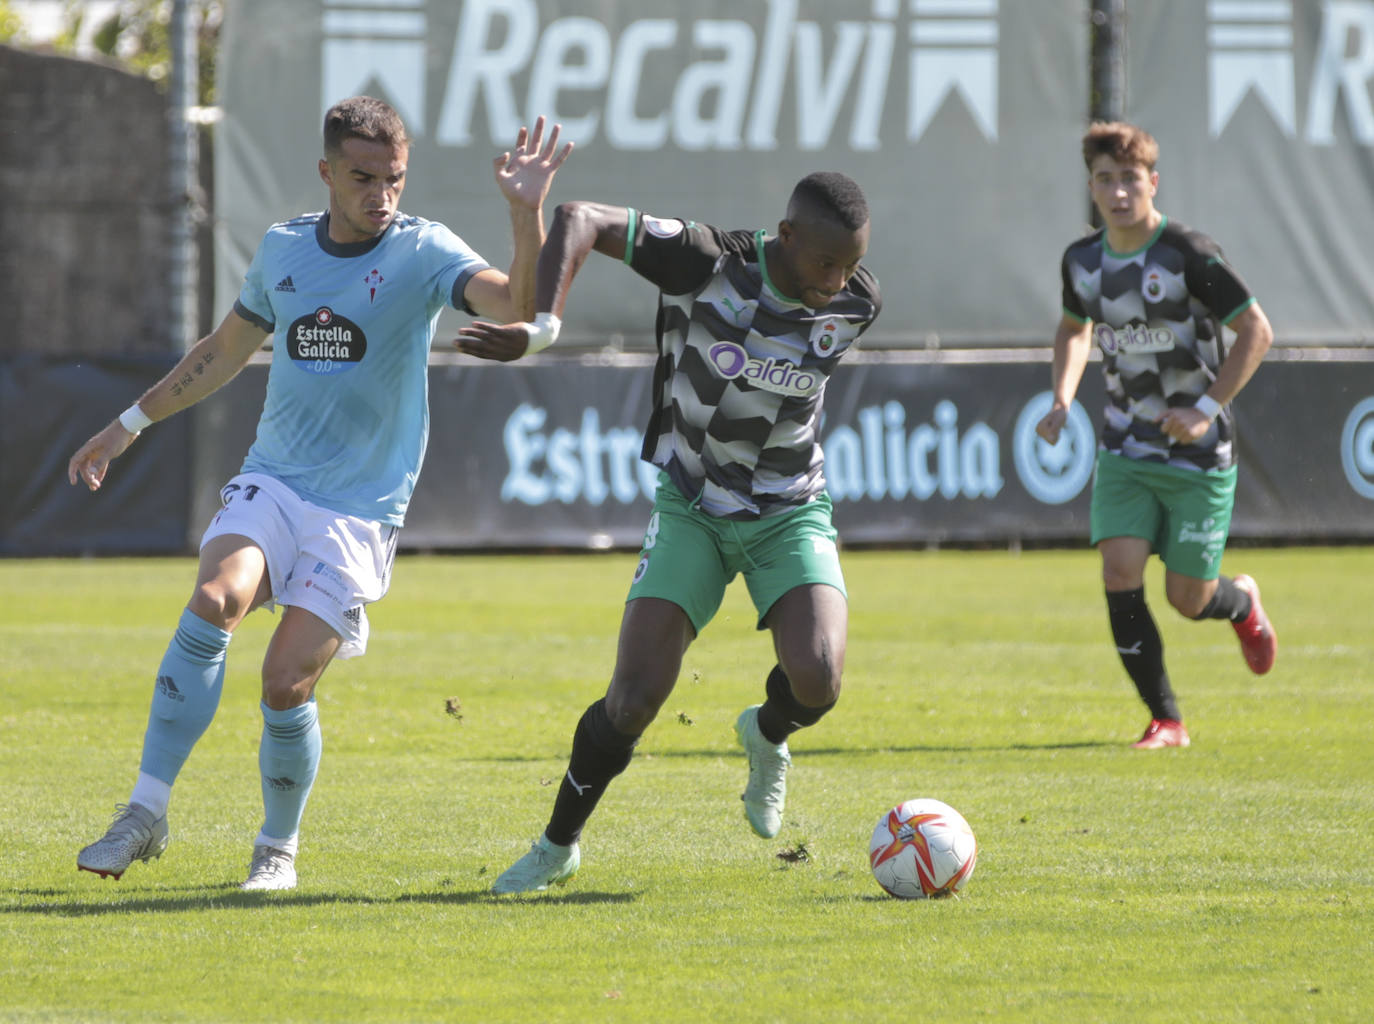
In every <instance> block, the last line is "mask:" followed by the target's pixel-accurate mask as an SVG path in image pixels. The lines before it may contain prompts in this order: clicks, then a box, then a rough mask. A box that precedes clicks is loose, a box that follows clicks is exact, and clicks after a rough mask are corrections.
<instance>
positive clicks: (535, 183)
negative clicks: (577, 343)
mask: <svg viewBox="0 0 1374 1024" xmlns="http://www.w3.org/2000/svg"><path fill="white" fill-rule="evenodd" d="M560 130H561V126H560V125H554V126H553V130H552V132H550V133H549V137H548V141H547V142H546V141H545V140H544V118H542V117H540V118H538V119H537V120H536V121H535V122H534V130H533V132H530V131H527V130H526V129H525V128H524V127H521V129H520V134H519V137H518V138H517V139H516V144H515V149H514V150H511V151H508V152H505V153H502V154H501V155H500V156H498V157H497V158H496V159H495V161H494V162H493V166H494V169H495V172H496V183H497V185H498V186H499V187H500V189H501V194H502V195H503V196H505V197H506V202H507V203H509V204H510V218H511V228H512V230H513V233H514V235H515V255H514V256H513V257H512V258H511V265H510V270H509V271H508V272H507V273H502V272H501V271H499V270H496V269H494V268H493V269H490V270H484V271H482V272H481V273H480V274H476V275H474V276H473V278H472V280H470V281H469V282H468V284H467V287H466V288H465V289H464V291H463V298H464V300H465V301H466V302H467V304H468V306H469V307H470V308H472V309H474V310H476V311H477V313H478V315H479V316H482V317H486V318H490V319H492V320H497V321H501V322H503V323H504V322H510V321H520V320H530V319H533V317H534V314H535V308H534V291H535V266H536V263H537V262H538V259H539V251H540V247H541V246H542V245H543V244H544V200H545V199H546V198H547V197H548V194H549V188H550V187H551V186H552V184H553V178H554V175H555V174H556V173H557V172H558V168H559V167H561V166H563V162H564V161H565V160H567V158H568V154H569V153H571V152H572V148H573V144H572V143H571V142H569V143H566V144H565V145H564V146H563V147H562V148H561V149H560V148H559V147H558V136H559V132H560Z"/></svg>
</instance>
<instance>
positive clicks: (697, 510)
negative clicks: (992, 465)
mask: <svg viewBox="0 0 1374 1024" xmlns="http://www.w3.org/2000/svg"><path fill="white" fill-rule="evenodd" d="M869 230H870V228H869V215H868V204H867V202H866V201H865V199H864V196H863V193H862V191H861V190H860V189H859V187H858V185H856V184H855V183H854V182H853V181H852V180H850V179H849V178H847V177H845V176H844V175H841V174H835V173H820V174H813V175H810V176H808V177H806V178H803V179H802V180H801V182H799V183H798V184H797V186H796V188H795V189H794V191H793V192H792V196H791V199H790V201H789V202H788V205H787V213H786V218H785V219H784V220H783V221H782V222H781V223H780V224H779V225H778V231H777V234H776V235H773V236H771V237H770V236H767V235H766V234H765V233H764V232H763V231H722V230H719V229H717V228H713V227H708V226H706V225H702V224H696V223H693V222H689V221H682V220H677V219H671V218H668V219H664V218H659V217H654V216H650V215H648V214H645V213H643V212H642V211H639V210H634V209H628V208H625V207H618V206H606V205H601V204H597V203H569V204H565V205H562V206H560V207H559V208H558V210H557V213H556V214H555V217H554V222H553V225H552V226H551V228H550V230H549V238H548V241H547V243H546V244H545V246H544V251H543V252H542V253H541V255H540V260H539V273H538V296H537V305H538V308H539V309H540V310H541V314H540V316H539V317H537V318H536V321H535V322H534V323H532V324H525V325H506V326H505V327H496V326H494V325H491V324H485V323H481V322H478V323H474V324H473V325H472V326H471V327H468V328H464V329H463V330H462V331H461V332H460V334H461V335H462V338H460V340H459V346H460V348H462V349H463V350H464V351H466V352H468V353H470V354H473V355H478V356H482V357H484V358H492V359H502V360H508V359H512V358H519V357H520V356H522V355H524V354H526V353H527V352H528V351H530V350H538V349H539V348H540V347H542V346H544V345H545V344H548V343H549V342H551V341H552V340H553V339H554V338H555V337H556V335H557V330H558V327H559V323H560V321H559V319H558V315H559V314H561V313H562V312H563V309H564V304H565V302H566V301H567V296H568V289H569V287H570V285H571V283H572V278H573V275H574V274H575V272H576V270H577V268H578V267H580V266H581V264H582V262H583V260H584V259H585V258H586V256H587V255H588V254H589V253H590V252H591V251H593V250H595V251H597V252H600V253H602V254H603V255H606V256H610V257H611V258H613V259H617V260H621V261H623V262H624V263H625V264H626V265H627V266H629V267H630V268H631V269H632V270H634V271H635V272H637V273H638V274H640V275H641V276H642V277H644V278H645V279H647V280H648V281H650V282H651V283H652V284H654V285H655V286H656V287H657V288H658V289H659V293H660V294H659V309H658V318H657V323H656V326H655V331H656V335H657V340H658V361H657V365H656V368H655V371H654V407H653V412H652V415H651V418H650V422H649V426H648V429H647V431H646V433H645V437H644V447H643V452H642V455H643V457H644V458H645V459H646V460H647V461H649V462H651V463H653V464H654V465H656V466H658V467H659V468H660V470H661V472H660V474H659V486H658V491H657V495H656V498H655V501H654V509H653V512H652V514H651V515H650V517H649V525H648V529H647V531H646V533H645V536H644V546H643V549H642V551H641V553H640V558H639V563H638V566H637V567H636V569H635V573H634V578H633V580H632V582H631V584H630V589H629V595H628V598H627V601H626V604H625V612H624V617H623V619H622V621H621V627H620V640H619V647H618V653H617V657H616V665H615V669H614V672H613V673H612V676H611V681H610V685H609V687H608V689H607V691H606V695H605V696H604V697H603V698H602V699H600V700H597V701H596V702H594V703H593V704H592V705H591V706H590V707H589V708H588V709H587V710H586V712H585V713H584V714H583V716H582V718H581V720H580V721H579V722H578V725H577V728H576V731H575V732H574V734H573V746H572V754H571V758H570V762H569V765H568V771H567V774H566V775H565V776H564V778H563V781H562V783H561V786H560V789H559V792H558V795H557V797H556V798H555V801H554V807H553V813H552V816H551V818H550V819H549V822H548V826H547V828H546V829H545V830H544V833H543V835H541V836H540V838H539V840H538V841H537V842H536V843H535V844H534V846H533V847H532V848H531V849H530V851H529V853H527V854H525V856H523V857H521V858H520V859H519V860H518V861H517V862H516V863H515V864H514V865H512V866H511V867H510V868H509V869H508V870H507V871H506V872H504V873H503V874H502V875H501V876H500V877H499V878H498V879H497V880H496V883H495V885H494V886H493V891H495V892H498V893H513V892H526V891H530V890H538V889H544V888H546V887H547V886H548V885H549V884H550V883H554V882H562V881H565V880H566V879H567V878H569V877H571V876H572V874H573V873H574V872H575V871H576V870H577V869H578V866H579V864H580V861H581V854H580V847H579V837H580V836H581V833H582V828H583V825H584V824H585V823H586V821H587V819H588V817H589V816H590V815H591V813H592V811H593V809H594V808H595V807H596V804H597V801H598V800H599V799H600V798H601V795H602V793H603V792H604V791H605V789H606V787H607V785H608V784H609V783H610V782H611V780H612V779H613V778H615V776H617V775H618V774H620V772H622V771H624V769H625V768H626V767H627V766H628V765H629V763H630V758H631V753H632V751H633V748H634V746H635V743H636V742H637V741H638V739H639V737H640V735H641V734H642V733H643V732H644V730H645V729H646V728H648V726H649V724H650V723H651V722H652V721H653V719H654V717H655V716H656V715H657V714H658V712H659V709H660V708H662V706H663V703H664V701H666V700H667V698H668V695H669V694H670V693H671V692H672V689H673V686H674V684H675V683H676V681H677V677H678V673H679V671H680V670H681V667H682V658H683V655H684V653H685V652H686V650H687V647H688V646H689V645H690V644H691V643H692V641H693V640H694V639H696V637H697V635H698V634H699V633H700V632H701V630H703V629H704V628H705V627H706V624H707V623H708V622H709V621H710V620H711V618H712V616H713V615H714V614H715V612H716V610H717V609H718V608H719V607H720V602H721V599H722V597H723V595H724V591H725V587H726V585H727V584H728V583H729V582H730V581H731V580H732V579H733V578H734V577H735V576H736V575H737V574H742V575H743V576H744V578H745V581H746V583H747V584H748V587H749V593H750V596H751V597H752V599H753V601H754V605H755V607H756V609H757V610H758V626H759V629H767V630H769V631H770V632H771V634H772V641H773V652H774V656H775V658H776V664H775V665H774V666H773V668H772V670H771V671H770V672H769V673H768V674H767V678H766V681H765V683H764V700H763V702H762V703H761V704H758V705H754V706H752V707H749V708H746V709H745V710H744V711H743V712H742V713H741V714H740V715H739V717H738V719H737V721H736V723H735V730H736V735H737V737H738V739H739V742H740V744H741V745H742V746H743V747H744V749H745V751H746V753H747V754H748V758H749V781H748V785H747V786H746V788H745V791H744V794H743V801H744V810H745V814H746V816H747V818H748V820H749V823H750V825H751V826H752V827H753V829H754V831H755V832H757V833H758V834H759V835H761V836H764V837H771V836H774V835H776V834H777V832H778V830H779V829H780V827H781V824H782V812H783V804H784V799H785V795H786V772H787V768H788V766H789V765H790V763H791V761H790V755H789V752H788V749H787V737H788V736H789V735H790V734H791V733H792V732H794V731H796V730H797V729H800V728H803V727H805V726H809V725H814V724H815V723H816V722H818V721H819V720H820V718H821V716H822V715H824V714H825V713H826V712H827V711H829V710H830V709H831V707H833V706H834V704H835V701H836V700H837V698H838V697H839V693H840V676H841V672H842V670H843V667H844V654H845V643H846V636H847V629H848V605H847V603H846V598H845V590H844V578H843V576H842V574H841V572H840V564H839V558H838V554H837V551H836V547H835V536H836V534H835V530H834V528H833V526H832V525H831V506H830V500H829V498H828V497H827V496H826V493H825V478H824V474H823V467H822V455H821V447H820V443H819V430H820V422H821V403H822V399H823V397H824V393H825V383H826V380H827V379H828V378H829V376H830V374H831V372H832V371H833V370H834V368H835V366H836V364H837V363H838V362H839V361H840V359H841V358H843V356H844V354H845V352H847V351H848V350H849V348H850V346H851V345H853V344H854V342H855V341H857V340H858V338H859V336H860V335H861V334H862V333H863V332H864V331H865V330H867V329H868V327H869V326H870V325H871V324H872V323H873V320H874V318H875V317H876V316H877V315H878V311H879V308H880V304H881V300H880V298H879V292H878V282H877V280H876V279H875V278H874V277H873V275H872V274H871V273H869V272H868V270H867V269H865V268H864V267H863V266H862V265H861V263H860V260H861V259H862V258H863V256H864V253H865V252H866V250H867V248H868V238H869Z"/></svg>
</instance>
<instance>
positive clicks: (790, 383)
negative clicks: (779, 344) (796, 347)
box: [706, 341, 823, 398]
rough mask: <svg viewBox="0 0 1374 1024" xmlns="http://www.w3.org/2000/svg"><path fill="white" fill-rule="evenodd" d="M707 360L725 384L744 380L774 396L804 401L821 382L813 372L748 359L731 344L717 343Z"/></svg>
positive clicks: (739, 349) (787, 364)
mask: <svg viewBox="0 0 1374 1024" xmlns="http://www.w3.org/2000/svg"><path fill="white" fill-rule="evenodd" d="M706 358H707V359H708V360H709V361H710V363H711V365H712V366H714V367H715V368H716V372H717V373H719V374H720V375H721V376H722V377H724V378H725V379H726V380H736V379H739V378H741V377H742V378H743V379H744V380H745V381H746V382H747V383H749V384H752V385H753V386H754V387H756V388H759V389H761V390H763V391H771V392H773V393H774V394H777V395H789V396H793V397H797V398H805V397H806V396H808V395H813V394H815V393H816V392H817V391H819V390H820V387H821V384H822V383H823V379H822V377H821V375H820V374H819V373H816V372H815V371H813V370H803V369H802V368H800V367H798V366H794V365H793V364H792V363H789V362H785V361H779V360H776V359H773V358H771V357H769V358H767V359H754V358H751V357H750V355H749V353H748V352H746V351H745V350H744V349H743V348H742V347H741V346H739V345H736V344H735V343H734V342H733V341H718V342H716V343H715V344H714V345H712V346H711V347H710V348H709V349H707V350H706Z"/></svg>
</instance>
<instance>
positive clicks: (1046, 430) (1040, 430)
mask: <svg viewBox="0 0 1374 1024" xmlns="http://www.w3.org/2000/svg"><path fill="white" fill-rule="evenodd" d="M1068 419H1069V411H1068V410H1067V409H1065V408H1064V407H1063V406H1055V407H1054V408H1053V409H1051V410H1050V411H1049V412H1047V413H1045V416H1044V418H1043V419H1041V421H1040V422H1039V423H1037V424H1036V425H1035V432H1036V433H1037V434H1039V435H1040V436H1041V437H1042V438H1044V439H1045V440H1046V441H1048V442H1049V443H1050V444H1058V443H1059V432H1060V431H1061V430H1063V429H1064V424H1065V423H1066V422H1068Z"/></svg>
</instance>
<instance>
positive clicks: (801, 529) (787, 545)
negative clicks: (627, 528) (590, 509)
mask: <svg viewBox="0 0 1374 1024" xmlns="http://www.w3.org/2000/svg"><path fill="white" fill-rule="evenodd" d="M836 536H838V535H837V534H836V532H835V527H834V526H833V525H831V504H830V497H829V495H827V494H821V495H820V496H819V497H818V498H816V500H815V501H812V502H810V503H808V504H806V505H802V506H801V507H800V508H797V509H794V510H793V511H791V512H784V513H782V514H781V515H776V516H769V517H768V518H766V519H756V520H747V521H739V520H734V519H720V518H718V517H716V516H710V515H707V514H706V513H705V512H702V511H701V510H700V509H698V508H696V507H694V505H693V503H692V502H690V501H688V500H687V499H686V498H684V497H683V496H682V494H681V493H680V492H679V491H678V489H677V487H675V486H674V485H673V483H672V481H670V480H669V479H668V477H667V476H666V475H665V474H663V473H660V474H659V477H658V491H657V493H656V494H655V495H654V511H653V514H652V515H651V516H650V517H649V527H648V529H647V530H645V532H644V547H643V548H642V550H641V551H640V553H639V564H638V565H637V566H636V567H635V575H634V581H633V582H632V583H631V584H630V592H629V594H628V595H627V597H626V600H627V601H633V600H634V599H635V598H637V597H657V598H661V599H663V600H665V601H672V602H673V604H675V605H677V606H678V607H679V608H681V609H682V610H683V611H685V612H686V613H687V617H688V618H689V619H691V620H692V626H693V627H694V628H695V629H696V631H697V633H700V632H701V631H702V630H703V629H705V628H706V624H707V623H708V622H710V621H711V619H712V617H713V616H714V615H715V614H716V612H717V611H718V610H719V609H720V603H721V600H722V599H723V598H724V597H725V588H726V586H727V585H728V584H729V583H730V581H731V580H733V579H734V578H735V576H736V575H737V574H739V573H743V574H744V581H745V583H746V585H747V586H748V587H749V596H750V598H751V599H752V600H753V602H754V608H755V609H757V611H758V616H759V621H758V628H759V629H763V628H764V627H763V617H764V616H765V615H767V614H768V609H770V608H772V607H773V605H774V603H775V602H776V601H777V600H778V598H780V597H782V595H783V594H785V593H787V592H788V591H789V590H791V589H792V588H793V587H798V586H801V585H802V584H807V583H824V584H826V585H828V586H832V587H834V588H835V589H836V590H838V591H839V592H840V593H841V594H845V589H844V576H843V574H842V573H841V572H840V556H839V551H838V549H837V548H836V547H835V538H836ZM846 596H847V595H846Z"/></svg>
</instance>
